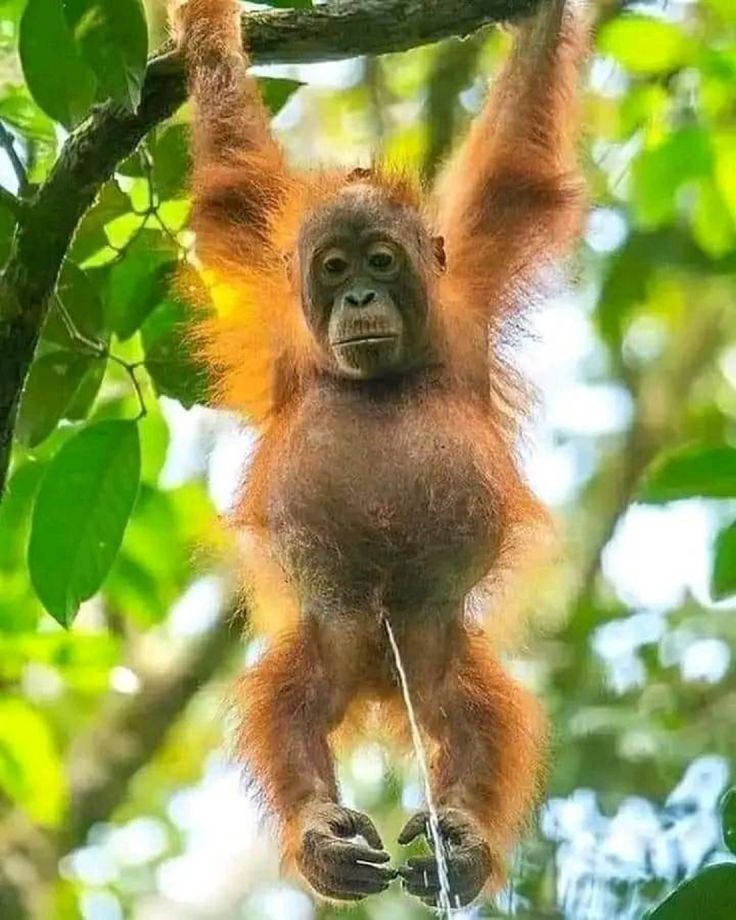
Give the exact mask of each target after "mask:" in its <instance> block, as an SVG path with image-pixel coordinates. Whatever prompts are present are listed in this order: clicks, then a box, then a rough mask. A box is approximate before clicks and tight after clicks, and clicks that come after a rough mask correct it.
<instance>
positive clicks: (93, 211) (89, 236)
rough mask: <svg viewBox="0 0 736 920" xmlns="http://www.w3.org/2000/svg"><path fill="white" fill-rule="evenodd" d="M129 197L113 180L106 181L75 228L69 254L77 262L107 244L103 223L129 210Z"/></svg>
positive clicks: (107, 222)
mask: <svg viewBox="0 0 736 920" xmlns="http://www.w3.org/2000/svg"><path fill="white" fill-rule="evenodd" d="M130 209H131V202H130V198H128V196H127V195H126V194H125V193H124V192H123V191H121V189H120V186H119V185H118V184H117V182H115V181H114V180H112V179H111V180H110V181H109V182H106V183H105V184H104V185H103V186H102V191H101V192H100V194H99V195H98V197H97V201H96V202H95V204H94V205H93V206H92V208H90V210H89V211H88V212H87V214H86V215H85V217H84V220H83V221H82V223H81V224H80V226H79V229H78V230H77V233H76V236H75V237H74V241H73V243H72V248H71V256H72V258H73V259H75V260H76V261H77V262H84V261H85V260H86V259H88V258H89V257H90V256H91V255H92V254H93V253H95V252H98V251H99V250H100V249H103V248H104V247H105V246H107V245H108V239H107V235H106V234H105V225H106V224H109V223H110V222H111V221H112V220H114V219H115V218H117V217H121V216H122V215H123V214H127V213H129V212H130Z"/></svg>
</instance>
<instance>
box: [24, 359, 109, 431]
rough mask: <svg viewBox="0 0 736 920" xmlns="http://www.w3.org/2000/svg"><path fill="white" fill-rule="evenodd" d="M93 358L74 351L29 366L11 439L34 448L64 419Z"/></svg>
mask: <svg viewBox="0 0 736 920" xmlns="http://www.w3.org/2000/svg"><path fill="white" fill-rule="evenodd" d="M94 360H95V359H94V358H90V357H88V356H87V355H83V354H80V353H79V352H75V351H53V352H51V353H49V354H45V355H41V356H40V357H38V358H36V360H35V361H34V362H33V364H32V365H31V372H30V373H29V375H28V379H27V381H26V385H25V388H24V390H23V396H22V398H21V401H20V409H19V411H18V423H17V425H16V428H15V436H16V438H17V439H18V441H19V442H20V443H21V444H23V445H24V446H25V447H36V445H38V444H40V443H41V442H42V441H44V440H45V439H46V438H47V437H48V436H49V435H50V434H51V432H52V431H53V430H54V429H55V428H56V426H57V425H58V424H59V421H60V420H61V419H62V418H64V416H65V413H66V409H67V407H68V406H69V405H70V404H71V402H72V400H73V399H74V397H75V396H76V395H77V393H78V391H79V388H80V386H81V384H82V381H83V379H84V377H85V375H86V373H87V371H88V370H89V369H90V368H91V366H92V363H93V362H94Z"/></svg>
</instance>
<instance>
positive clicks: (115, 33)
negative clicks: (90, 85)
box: [63, 0, 148, 111]
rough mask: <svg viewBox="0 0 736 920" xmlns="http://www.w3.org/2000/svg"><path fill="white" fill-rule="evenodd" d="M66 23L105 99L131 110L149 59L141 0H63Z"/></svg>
mask: <svg viewBox="0 0 736 920" xmlns="http://www.w3.org/2000/svg"><path fill="white" fill-rule="evenodd" d="M63 4H64V14H65V16H66V21H67V24H68V26H69V28H70V30H71V32H72V34H73V36H74V40H75V41H76V43H77V47H78V48H79V52H80V54H81V56H82V58H83V59H84V61H85V62H86V63H87V64H88V65H89V67H90V68H91V69H92V71H93V72H94V74H95V76H96V77H97V81H98V83H99V86H100V90H101V91H102V94H103V95H104V96H108V97H110V98H111V99H114V100H115V101H116V102H119V103H120V104H121V105H124V106H126V108H128V109H130V110H131V111H134V110H135V109H136V108H137V107H138V103H139V102H140V99H141V86H142V85H143V75H144V73H145V69H146V58H147V56H148V29H147V27H146V15H145V11H144V8H143V4H142V2H141V0H63Z"/></svg>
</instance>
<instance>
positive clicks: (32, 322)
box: [0, 0, 537, 497]
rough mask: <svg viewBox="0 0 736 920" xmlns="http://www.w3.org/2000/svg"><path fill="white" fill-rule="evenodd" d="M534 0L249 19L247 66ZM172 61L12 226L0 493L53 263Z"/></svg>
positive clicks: (178, 97) (1, 288)
mask: <svg viewBox="0 0 736 920" xmlns="http://www.w3.org/2000/svg"><path fill="white" fill-rule="evenodd" d="M536 2H537V0H442V2H438V0H381V2H379V0H356V2H355V3H354V4H351V5H341V6H340V7H338V8H335V7H329V8H314V9H308V10H271V11H269V12H264V13H251V14H248V16H247V17H246V18H245V19H244V29H245V28H246V25H245V24H246V23H247V40H248V45H249V47H250V49H251V53H252V57H253V60H254V61H255V62H256V63H271V62H276V61H280V62H298V61H313V60H326V59H331V58H340V57H347V56H351V55H358V54H380V53H384V52H388V51H401V50H404V49H406V48H410V47H413V46H415V45H420V44H424V43H427V42H432V41H437V40H438V39H440V38H444V37H446V36H449V35H467V34H469V33H470V32H472V31H473V30H475V29H478V28H479V27H480V26H482V25H484V24H486V23H489V22H494V21H498V20H503V19H509V18H512V17H515V16H519V15H521V14H524V13H528V12H529V11H530V10H531V9H532V8H533V7H534V6H535V5H536ZM185 96H186V89H185V83H184V76H183V73H182V69H181V62H180V61H179V60H178V59H177V56H176V54H174V53H172V52H169V53H167V54H164V55H162V56H160V57H158V58H156V59H154V60H153V61H151V63H150V64H149V67H148V70H147V73H146V78H145V82H144V86H143V98H142V102H141V105H140V108H139V110H138V111H137V112H136V113H134V114H131V113H129V112H126V111H125V110H123V109H122V108H121V107H120V106H117V105H115V104H113V103H111V102H108V103H105V104H104V105H102V106H100V107H99V108H97V109H96V111H95V112H94V113H93V114H92V115H91V117H90V118H89V119H88V120H87V121H86V122H85V123H84V124H83V125H81V126H80V127H79V128H78V129H77V130H76V131H75V132H74V133H73V134H72V135H71V136H70V137H69V139H68V140H67V142H66V143H65V144H64V147H63V149H62V152H61V154H60V156H59V159H58V161H57V163H56V164H55V166H54V168H53V170H52V171H51V174H50V175H49V177H48V179H47V180H46V182H45V183H44V184H43V185H42V186H41V188H40V189H39V190H38V192H37V194H36V195H35V197H34V198H33V199H32V200H31V202H30V203H29V206H28V208H27V209H26V210H25V212H24V214H23V219H22V220H21V222H20V223H19V225H18V230H17V232H16V236H15V240H14V243H13V248H12V251H11V254H10V258H9V260H8V263H7V266H6V268H5V272H4V273H3V276H2V278H1V279H0V368H2V373H1V374H0V497H1V496H2V494H3V491H4V487H5V482H6V479H7V472H8V466H9V463H10V449H11V441H12V436H13V430H14V427H15V419H16V414H17V410H18V403H19V400H20V394H21V391H22V388H23V385H24V383H25V379H26V376H27V374H28V370H29V368H30V365H31V361H32V360H33V355H34V352H35V349H36V345H37V342H38V337H39V334H40V330H41V327H42V325H43V322H44V319H45V317H46V310H47V302H48V298H49V295H50V294H51V292H52V291H53V289H54V285H55V284H56V279H57V277H58V274H59V270H60V267H61V263H62V260H63V259H64V256H65V254H66V252H67V249H68V247H69V244H70V242H71V239H72V236H73V234H74V231H75V230H76V227H77V225H78V223H79V221H80V220H81V219H82V217H83V215H84V213H85V211H86V210H87V209H88V208H89V207H90V205H91V204H92V203H93V201H94V199H95V196H96V195H97V192H98V191H99V189H100V187H101V186H102V184H103V183H104V182H105V181H106V180H107V179H109V178H110V176H111V175H112V174H113V171H114V169H115V166H116V165H117V164H118V163H119V162H120V161H121V160H122V159H124V158H125V157H126V156H128V155H129V154H130V153H131V152H132V151H133V150H134V149H135V148H136V146H137V145H138V143H139V142H140V140H141V138H143V136H144V135H145V134H146V133H147V132H148V131H150V130H151V128H153V127H154V126H155V125H156V124H158V123H159V122H161V121H163V120H164V119H165V118H167V117H168V116H169V115H171V114H172V113H173V112H174V111H175V109H176V108H177V107H178V106H179V105H180V104H181V103H182V102H183V101H184V99H185Z"/></svg>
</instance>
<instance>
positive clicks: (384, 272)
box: [368, 243, 399, 278]
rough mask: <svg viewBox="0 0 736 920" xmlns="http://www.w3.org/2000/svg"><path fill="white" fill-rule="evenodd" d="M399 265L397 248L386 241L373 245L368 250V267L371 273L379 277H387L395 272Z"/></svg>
mask: <svg viewBox="0 0 736 920" xmlns="http://www.w3.org/2000/svg"><path fill="white" fill-rule="evenodd" d="M398 265H399V259H398V254H397V253H396V250H395V249H394V248H393V247H392V246H389V245H388V244H386V243H379V244H378V245H376V246H373V247H371V249H370V250H369V252H368V267H369V268H370V270H371V273H372V274H373V275H375V276H377V277H379V278H387V277H390V276H392V275H393V274H395V272H396V270H397V268H398Z"/></svg>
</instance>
